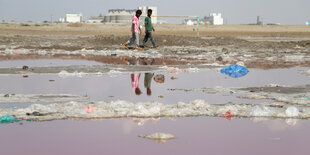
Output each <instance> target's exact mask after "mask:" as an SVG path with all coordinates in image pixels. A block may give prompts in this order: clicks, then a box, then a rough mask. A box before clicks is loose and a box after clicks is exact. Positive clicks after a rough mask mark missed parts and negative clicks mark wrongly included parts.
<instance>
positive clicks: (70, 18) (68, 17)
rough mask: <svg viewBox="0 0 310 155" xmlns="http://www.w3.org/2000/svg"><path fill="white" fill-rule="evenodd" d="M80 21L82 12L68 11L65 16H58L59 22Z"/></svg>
mask: <svg viewBox="0 0 310 155" xmlns="http://www.w3.org/2000/svg"><path fill="white" fill-rule="evenodd" d="M82 21H83V15H82V13H68V14H66V17H65V18H59V22H61V23H81V22H82Z"/></svg>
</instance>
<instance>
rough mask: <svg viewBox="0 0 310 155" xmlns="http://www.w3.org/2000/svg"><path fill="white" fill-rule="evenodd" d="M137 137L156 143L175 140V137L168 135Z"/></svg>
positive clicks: (155, 134)
mask: <svg viewBox="0 0 310 155" xmlns="http://www.w3.org/2000/svg"><path fill="white" fill-rule="evenodd" d="M139 137H141V138H147V139H151V140H154V141H156V142H158V143H164V142H167V141H168V140H171V139H175V136H174V135H172V134H169V133H153V134H150V135H139Z"/></svg>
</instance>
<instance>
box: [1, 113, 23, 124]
mask: <svg viewBox="0 0 310 155" xmlns="http://www.w3.org/2000/svg"><path fill="white" fill-rule="evenodd" d="M19 121H20V120H18V119H16V118H15V117H14V116H12V115H4V116H2V117H0V123H15V122H19Z"/></svg>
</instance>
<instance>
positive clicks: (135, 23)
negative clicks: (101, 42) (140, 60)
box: [123, 10, 142, 49]
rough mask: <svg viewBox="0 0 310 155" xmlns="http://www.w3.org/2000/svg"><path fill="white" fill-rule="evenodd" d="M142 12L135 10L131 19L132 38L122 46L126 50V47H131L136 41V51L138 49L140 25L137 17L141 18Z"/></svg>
mask: <svg viewBox="0 0 310 155" xmlns="http://www.w3.org/2000/svg"><path fill="white" fill-rule="evenodd" d="M141 14H142V11H141V10H137V11H136V15H134V16H133V18H132V25H131V33H132V37H131V38H130V39H129V40H128V41H127V42H126V43H125V44H123V45H124V47H125V48H126V49H128V45H132V44H133V43H134V42H135V41H136V49H140V44H139V34H141V29H140V24H139V17H140V16H141Z"/></svg>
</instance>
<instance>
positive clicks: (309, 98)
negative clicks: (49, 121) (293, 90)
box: [300, 96, 310, 100]
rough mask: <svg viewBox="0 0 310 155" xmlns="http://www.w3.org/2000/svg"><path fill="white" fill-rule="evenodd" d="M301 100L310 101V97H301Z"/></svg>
mask: <svg viewBox="0 0 310 155" xmlns="http://www.w3.org/2000/svg"><path fill="white" fill-rule="evenodd" d="M300 99H308V100H310V97H308V96H305V97H301V98H300Z"/></svg>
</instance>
